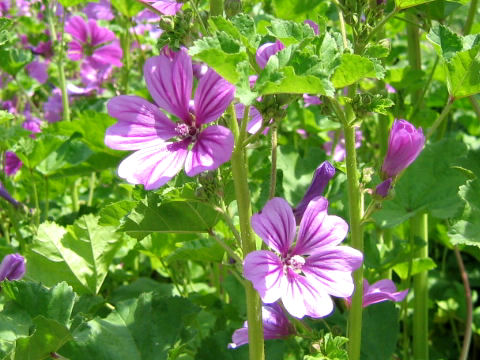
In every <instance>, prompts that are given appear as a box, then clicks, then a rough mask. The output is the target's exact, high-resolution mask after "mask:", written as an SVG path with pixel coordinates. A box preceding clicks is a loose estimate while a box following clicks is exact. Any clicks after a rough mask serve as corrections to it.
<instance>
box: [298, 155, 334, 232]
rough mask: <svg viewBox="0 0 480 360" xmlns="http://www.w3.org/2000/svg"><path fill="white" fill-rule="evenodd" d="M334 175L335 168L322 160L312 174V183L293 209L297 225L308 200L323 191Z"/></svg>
mask: <svg viewBox="0 0 480 360" xmlns="http://www.w3.org/2000/svg"><path fill="white" fill-rule="evenodd" d="M334 176H335V168H334V167H333V166H332V164H330V163H329V162H328V161H324V162H322V163H321V164H320V165H319V166H318V167H317V169H316V170H315V173H314V174H313V179H312V183H311V184H310V186H309V187H308V189H307V191H306V192H305V195H303V198H302V200H301V201H300V202H299V203H298V205H297V206H296V207H295V208H294V209H293V215H294V216H295V221H296V222H297V225H298V224H300V221H301V220H302V216H303V213H304V212H305V210H306V209H307V206H308V204H309V203H310V201H311V200H312V199H314V198H316V197H317V196H320V195H321V194H322V193H323V190H325V188H326V187H327V185H328V182H329V181H330V180H331V179H332V178H333V177H334Z"/></svg>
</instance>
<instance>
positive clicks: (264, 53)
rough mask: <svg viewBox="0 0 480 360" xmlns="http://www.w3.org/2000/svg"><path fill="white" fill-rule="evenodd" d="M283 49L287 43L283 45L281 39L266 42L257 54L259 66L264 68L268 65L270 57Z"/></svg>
mask: <svg viewBox="0 0 480 360" xmlns="http://www.w3.org/2000/svg"><path fill="white" fill-rule="evenodd" d="M282 49H285V45H283V43H282V42H281V41H280V40H277V41H276V42H274V43H265V44H263V45H262V46H260V47H259V48H258V50H257V54H256V59H257V64H258V66H259V67H260V68H261V69H263V68H264V67H265V66H267V63H268V59H270V57H271V56H272V55H275V54H276V53H278V52H279V51H280V50H282Z"/></svg>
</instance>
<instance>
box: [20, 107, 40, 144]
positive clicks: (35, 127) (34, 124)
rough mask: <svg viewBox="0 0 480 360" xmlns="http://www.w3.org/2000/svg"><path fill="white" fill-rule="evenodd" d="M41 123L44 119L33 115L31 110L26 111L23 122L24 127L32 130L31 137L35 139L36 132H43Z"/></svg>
mask: <svg viewBox="0 0 480 360" xmlns="http://www.w3.org/2000/svg"><path fill="white" fill-rule="evenodd" d="M41 125H42V121H41V120H40V119H39V118H37V117H35V116H32V114H31V113H30V111H28V110H27V111H25V121H24V122H23V124H22V127H23V128H24V129H25V130H28V131H30V132H31V134H30V137H31V138H33V139H35V134H37V133H39V132H42V129H41Z"/></svg>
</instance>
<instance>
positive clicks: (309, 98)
mask: <svg viewBox="0 0 480 360" xmlns="http://www.w3.org/2000/svg"><path fill="white" fill-rule="evenodd" d="M303 103H304V104H305V107H309V106H313V105H321V104H323V101H322V100H320V98H319V97H318V96H315V95H308V94H303Z"/></svg>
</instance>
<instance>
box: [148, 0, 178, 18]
mask: <svg viewBox="0 0 480 360" xmlns="http://www.w3.org/2000/svg"><path fill="white" fill-rule="evenodd" d="M146 1H147V2H149V3H151V4H152V6H153V7H154V8H155V9H157V10H158V11H160V12H161V13H162V14H164V15H175V14H176V13H177V12H179V11H180V9H181V8H182V6H183V4H182V3H178V2H177V0H146Z"/></svg>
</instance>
